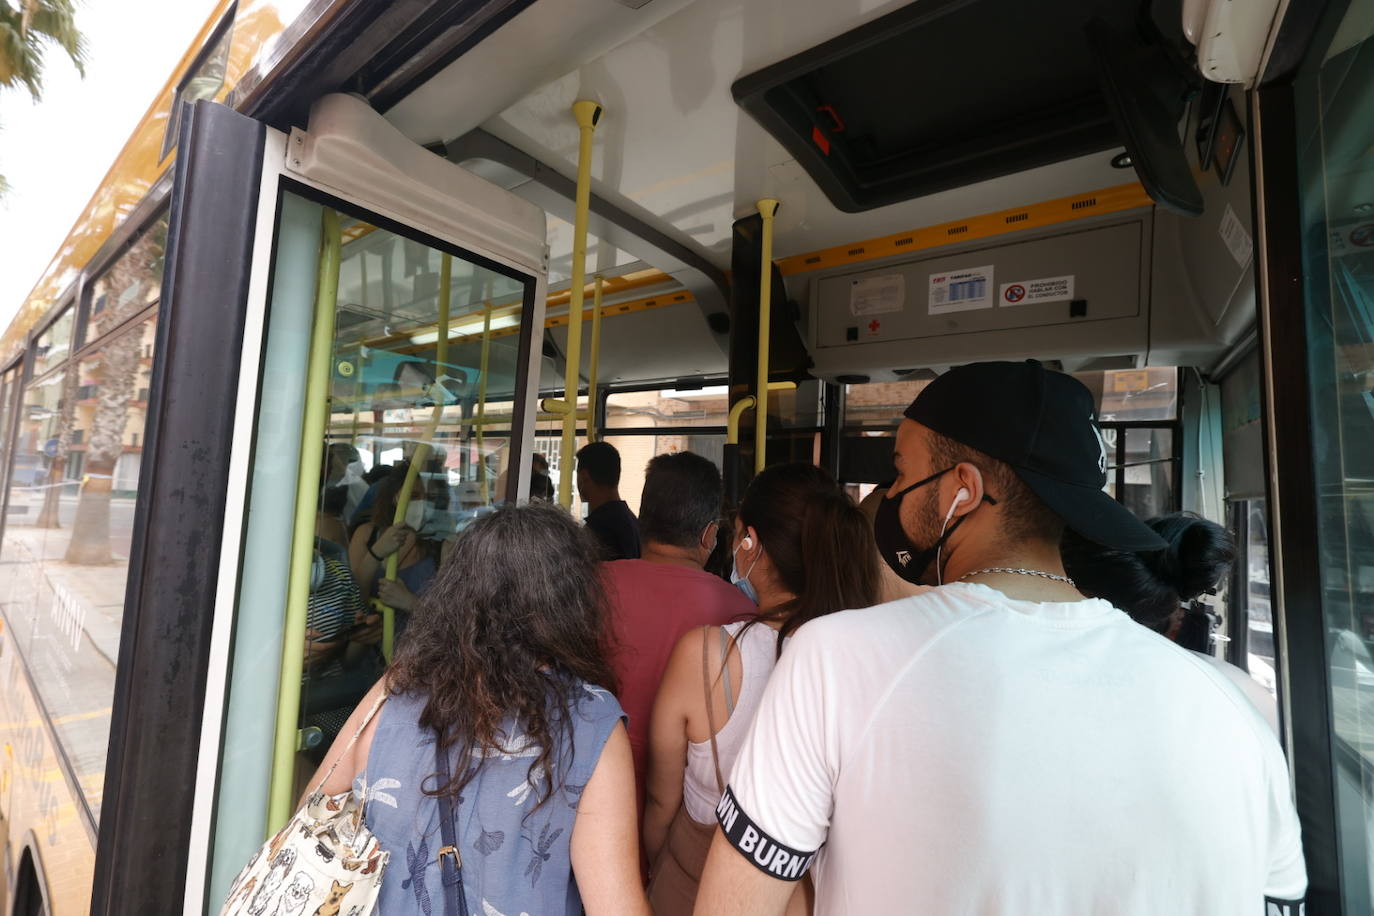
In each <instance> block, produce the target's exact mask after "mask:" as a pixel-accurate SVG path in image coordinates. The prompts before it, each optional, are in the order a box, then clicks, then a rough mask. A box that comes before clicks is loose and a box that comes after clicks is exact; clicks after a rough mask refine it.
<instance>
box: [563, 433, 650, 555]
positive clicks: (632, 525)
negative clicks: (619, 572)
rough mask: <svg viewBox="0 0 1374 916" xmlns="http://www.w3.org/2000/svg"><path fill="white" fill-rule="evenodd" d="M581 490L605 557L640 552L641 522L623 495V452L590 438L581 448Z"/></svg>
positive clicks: (593, 531) (591, 528) (606, 443)
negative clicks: (621, 473)
mask: <svg viewBox="0 0 1374 916" xmlns="http://www.w3.org/2000/svg"><path fill="white" fill-rule="evenodd" d="M577 492H578V493H579V494H580V495H581V497H582V499H583V500H585V501H586V503H587V528H588V529H590V530H591V532H592V533H593V534H595V535H596V537H597V540H599V541H600V542H601V545H602V548H603V551H602V559H603V560H633V559H635V558H637V557H638V556H639V522H638V521H637V520H636V519H635V514H634V513H633V512H631V511H630V507H629V506H628V505H626V504H625V500H623V499H621V498H620V452H618V451H616V448H615V446H614V445H611V444H610V443H609V442H589V443H588V444H586V445H584V446H582V448H581V449H580V450H578V452H577Z"/></svg>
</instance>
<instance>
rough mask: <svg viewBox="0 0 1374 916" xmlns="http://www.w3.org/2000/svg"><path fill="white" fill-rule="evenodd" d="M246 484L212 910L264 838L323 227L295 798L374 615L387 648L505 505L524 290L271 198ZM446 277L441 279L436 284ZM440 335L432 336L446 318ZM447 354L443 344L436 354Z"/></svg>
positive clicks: (359, 683) (370, 652)
mask: <svg viewBox="0 0 1374 916" xmlns="http://www.w3.org/2000/svg"><path fill="white" fill-rule="evenodd" d="M278 212H279V217H278V223H277V227H276V233H275V240H274V252H275V257H274V273H273V278H272V287H271V289H272V292H271V301H270V303H269V307H268V311H267V315H268V323H267V331H266V346H265V350H264V355H263V363H262V368H261V379H262V385H261V391H262V396H261V398H260V400H259V404H258V408H257V410H258V415H257V424H256V429H257V432H256V441H255V443H254V451H253V459H252V469H251V472H250V482H249V497H248V499H249V502H248V520H247V527H246V529H245V538H244V547H243V559H242V568H243V570H244V574H243V581H242V585H241V589H240V593H239V597H238V603H237V611H236V622H235V637H234V639H235V644H234V652H233V658H232V660H231V672H230V678H229V700H228V705H227V710H226V714H225V725H224V733H225V738H224V744H223V759H222V762H221V766H220V791H219V802H218V806H217V813H216V823H215V844H214V848H213V853H212V862H211V880H210V888H209V893H208V899H210V900H212V901H219V900H222V899H223V896H224V893H225V892H226V891H227V888H228V886H229V883H230V882H231V881H232V880H233V877H234V875H235V874H236V873H237V872H238V870H239V869H240V868H241V867H242V865H243V863H244V862H245V861H247V859H248V857H249V856H250V855H251V854H252V853H253V851H254V850H255V849H257V847H258V845H259V844H260V843H261V842H262V839H263V836H264V831H265V828H266V812H267V794H268V785H269V779H270V775H271V773H270V765H269V761H270V760H271V757H272V739H273V730H274V720H275V715H276V697H277V683H278V681H279V676H278V672H279V670H280V660H281V652H282V616H283V614H284V600H285V596H286V594H287V590H288V580H289V568H288V567H289V562H288V561H289V557H290V553H291V532H292V507H293V506H294V504H295V492H296V482H297V476H298V465H299V462H298V459H299V456H300V454H301V449H302V446H303V442H302V440H301V435H302V422H301V421H302V404H303V403H304V399H305V390H306V370H307V364H308V352H309V338H310V329H311V323H312V316H313V313H314V310H315V308H316V295H317V285H318V284H317V277H318V272H319V258H320V251H321V239H322V230H321V227H322V224H323V221H324V220H325V218H326V214H327V213H328V214H329V216H330V218H333V217H337V218H338V220H339V223H340V225H341V236H342V244H341V249H340V265H339V283H338V292H337V297H336V298H335V300H334V301H333V302H332V303H329V305H330V307H332V310H333V314H332V321H333V326H334V337H333V344H332V347H331V353H330V365H329V381H328V398H329V402H328V413H327V421H326V429H325V430H324V441H323V443H322V446H323V458H322V461H321V467H320V470H319V475H318V477H317V479H316V481H315V483H314V486H315V487H316V494H317V499H316V523H315V535H316V537H315V560H314V570H315V572H314V574H313V575H312V586H311V591H310V596H309V600H308V610H307V625H306V626H307V629H306V633H305V655H304V660H303V661H304V676H303V679H302V684H301V703H300V708H299V710H298V726H299V728H300V733H301V749H300V751H299V753H298V754H297V756H296V767H295V774H294V775H295V782H296V789H297V791H296V793H295V794H296V795H299V794H300V791H302V790H303V789H304V787H305V786H306V785H307V784H308V781H309V779H310V778H311V777H312V776H314V775H315V771H316V768H317V766H318V764H319V762H320V760H321V758H322V757H323V755H324V753H325V752H326V751H327V750H328V748H329V746H330V744H331V743H332V742H333V740H334V738H335V737H337V735H338V733H339V730H340V728H341V727H342V726H343V723H344V721H345V720H346V719H347V717H348V716H349V714H350V713H351V712H352V711H353V708H354V706H355V705H356V704H357V702H358V701H359V700H360V699H361V697H362V696H363V694H364V693H365V692H366V691H367V690H368V688H369V687H371V685H372V684H373V683H374V682H375V681H376V679H377V678H378V677H379V676H380V674H381V671H382V669H383V668H384V665H385V662H384V659H383V657H382V654H381V637H382V634H381V617H380V614H379V610H380V609H379V607H378V602H381V601H382V600H383V599H385V602H386V604H387V605H388V606H389V607H392V608H393V609H394V610H395V614H396V631H397V636H396V640H397V643H398V644H400V643H402V642H403V641H404V639H405V628H406V624H407V622H408V620H409V617H410V614H411V613H413V612H414V610H415V608H416V605H417V602H418V601H419V600H420V598H422V597H423V595H424V592H425V589H426V588H427V587H428V585H429V583H430V581H431V580H432V579H433V577H434V574H435V572H436V571H437V568H438V565H439V564H440V562H441V561H442V560H443V557H444V555H445V551H446V545H447V544H448V543H449V542H450V541H451V540H452V539H453V537H454V536H455V535H456V533H457V532H459V531H461V530H462V529H463V528H465V527H466V526H467V525H469V524H471V523H472V522H473V521H474V520H475V519H476V518H478V517H480V516H481V515H483V514H485V513H487V512H490V511H491V509H492V507H494V506H496V505H498V504H500V503H503V502H505V501H506V500H507V499H508V498H509V497H510V494H512V493H514V492H515V487H514V482H513V481H512V479H511V472H512V468H513V466H514V464H515V462H516V461H517V458H518V453H517V448H518V445H519V443H518V442H517V441H515V439H514V437H513V436H512V432H511V429H512V421H513V416H514V405H515V403H516V400H517V397H518V396H521V397H522V396H523V390H520V391H517V383H518V382H519V381H520V378H521V373H520V371H519V370H520V365H519V363H520V359H519V353H520V340H521V332H522V329H523V325H524V323H525V317H524V316H525V309H526V307H527V303H528V302H529V301H530V293H531V292H532V287H533V284H534V279H533V278H532V277H529V276H525V275H522V274H519V273H517V272H516V271H514V270H512V269H510V268H507V267H504V266H500V265H497V264H495V263H493V262H488V261H486V260H484V259H482V258H479V257H477V256H475V255H470V254H465V253H463V252H462V251H460V250H459V249H457V248H449V247H443V248H441V247H439V243H437V242H433V241H425V240H421V239H420V238H419V237H418V233H416V234H414V235H412V234H410V233H408V232H406V231H405V230H403V229H401V228H399V227H396V226H395V225H394V224H391V225H388V226H379V225H376V224H375V223H374V222H371V221H369V219H368V218H367V217H366V216H365V215H364V214H363V212H362V211H358V212H356V213H355V212H350V211H346V210H338V209H333V208H332V207H330V206H326V205H325V204H323V203H320V202H318V201H316V200H314V199H311V198H307V197H305V196H302V195H300V194H296V193H293V192H291V191H283V192H282V195H281V205H280V208H279V211H278ZM445 275H447V276H445ZM445 303H446V305H447V313H448V322H447V327H446V328H445V327H444V325H443V322H442V321H441V315H442V312H443V308H442V306H443V304H445ZM441 338H444V344H443V347H442V350H443V351H444V352H442V353H441ZM416 461H418V462H419V467H418V470H417V471H416V474H415V478H414V480H413V482H412V483H411V486H410V490H409V499H410V506H409V510H408V512H407V514H406V518H405V520H404V522H403V525H404V526H405V528H406V530H407V538H406V546H405V548H404V550H403V551H401V552H400V559H399V561H398V567H399V569H398V578H397V581H396V582H395V583H392V584H389V585H383V584H382V580H383V579H384V564H383V563H378V562H377V561H375V560H374V559H372V557H371V555H370V552H369V548H371V551H372V552H374V553H375V552H376V551H377V550H379V549H382V548H381V545H379V543H378V541H379V540H380V539H381V537H382V535H384V534H385V532H386V531H387V529H389V528H391V527H393V522H394V520H395V509H396V504H397V498H398V496H399V495H400V494H401V493H402V492H403V490H404V487H405V484H406V481H407V471H408V469H409V466H410V464H411V463H412V462H416Z"/></svg>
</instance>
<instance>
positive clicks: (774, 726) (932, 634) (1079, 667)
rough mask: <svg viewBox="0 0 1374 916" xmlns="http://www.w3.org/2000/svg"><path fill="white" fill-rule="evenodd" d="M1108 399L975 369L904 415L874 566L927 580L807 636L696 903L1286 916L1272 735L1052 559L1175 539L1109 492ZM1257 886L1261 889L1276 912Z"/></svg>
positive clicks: (1017, 372) (1282, 818) (728, 810)
mask: <svg viewBox="0 0 1374 916" xmlns="http://www.w3.org/2000/svg"><path fill="white" fill-rule="evenodd" d="M1094 406H1095V405H1094V402H1093V396H1092V394H1091V393H1090V392H1089V391H1088V389H1087V388H1086V387H1085V386H1084V385H1083V384H1082V383H1081V382H1079V381H1077V380H1076V379H1074V378H1073V377H1072V376H1070V375H1065V374H1062V373H1058V372H1052V371H1049V370H1047V369H1045V368H1044V367H1043V366H1041V365H1040V364H1039V363H1035V362H1025V363H1010V362H1003V363H974V364H971V365H965V366H959V367H956V368H954V369H951V370H949V371H948V372H946V373H945V374H943V375H941V376H940V377H939V378H937V379H936V380H935V381H933V382H931V383H930V384H929V385H928V386H926V388H925V389H924V390H922V391H921V393H920V395H919V396H918V397H917V398H916V400H915V401H914V402H912V404H911V406H910V407H908V408H907V410H906V417H907V419H906V420H905V421H903V423H902V425H901V428H900V429H899V430H898V433H897V443H896V445H897V447H896V453H895V457H894V463H895V466H896V470H897V474H898V478H897V481H896V482H895V483H894V484H893V487H892V490H891V491H890V492H889V494H888V496H887V498H886V499H885V500H884V502H883V503H882V505H881V506H880V507H879V509H878V515H877V521H876V525H875V531H874V533H875V536H876V539H877V542H878V549H879V552H880V554H881V555H882V556H883V558H884V560H886V562H887V563H888V564H889V565H890V566H892V568H893V569H894V570H895V571H896V572H897V573H898V574H899V575H901V576H902V578H904V579H907V580H908V581H912V582H918V583H921V584H930V585H940V583H946V584H944V585H943V586H941V587H937V588H930V589H927V590H925V591H923V592H921V593H920V594H917V595H914V596H912V597H909V598H904V599H902V600H900V601H894V602H891V603H888V604H884V605H880V606H878V607H874V608H868V609H866V610H857V611H844V612H842V613H839V614H831V615H829V616H827V617H824V618H821V619H819V620H814V621H811V622H810V623H808V624H807V625H805V626H803V627H802V628H801V629H800V630H799V631H798V632H797V634H796V635H795V636H794V637H793V639H792V642H791V645H789V646H788V647H787V651H786V652H784V653H783V655H782V659H781V661H780V662H779V663H778V667H777V669H776V670H775V671H774V672H773V675H772V677H771V678H770V680H769V682H768V687H767V689H766V690H765V691H764V696H763V700H762V702H761V703H760V705H759V709H758V712H757V713H756V714H755V717H754V724H753V728H752V729H751V730H750V732H749V735H748V736H747V737H746V738H745V741H744V746H743V748H742V749H741V751H740V753H739V757H738V758H737V759H736V761H735V766H734V768H733V770H732V771H731V774H730V779H729V787H728V789H727V791H726V795H725V797H724V799H722V801H721V804H720V806H719V807H718V808H717V819H718V821H719V823H720V824H721V827H722V829H721V831H718V832H717V834H716V836H715V839H714V840H713V841H712V848H711V853H710V857H709V859H708V861H707V864H706V871H705V874H704V875H703V877H702V883H701V891H700V894H699V895H698V898H697V909H696V911H697V912H699V913H709V914H711V916H730V914H757V913H779V912H781V911H782V909H783V907H784V905H785V903H786V901H787V899H788V898H789V897H790V895H791V893H792V890H793V887H794V884H793V882H795V881H796V880H798V879H799V878H801V877H802V876H803V875H804V874H805V873H806V872H807V870H808V868H809V867H810V866H811V865H812V864H813V863H814V865H815V868H816V870H817V872H816V912H817V913H821V914H838V913H865V914H866V913H890V912H911V911H913V909H914V910H917V911H919V912H921V913H926V914H954V913H960V914H962V913H978V914H982V916H992V914H1035V916H1069V914H1074V916H1078V914H1083V913H1114V914H1139V916H1145V914H1163V913H1199V914H1201V913H1208V914H1212V913H1263V912H1275V911H1276V910H1277V911H1278V912H1283V913H1289V912H1292V913H1296V912H1297V911H1298V907H1299V904H1298V903H1297V901H1300V900H1301V899H1302V898H1303V896H1304V895H1305V892H1306V885H1307V876H1306V871H1305V868H1304V863H1303V855H1302V845H1301V839H1300V833H1299V826H1298V818H1297V812H1296V811H1295V810H1294V806H1293V801H1292V798H1291V795H1290V790H1289V781H1288V774H1287V766H1286V764H1285V761H1284V758H1283V753H1282V751H1281V750H1280V749H1279V745H1278V742H1276V741H1275V740H1274V736H1273V734H1272V732H1270V730H1269V728H1268V727H1267V726H1266V725H1265V723H1264V720H1263V719H1262V718H1261V717H1260V716H1259V714H1258V713H1256V712H1255V711H1254V710H1253V709H1252V708H1250V705H1249V704H1248V703H1247V702H1246V701H1245V699H1244V698H1243V697H1242V695H1241V694H1240V693H1239V692H1238V690H1237V689H1236V687H1235V685H1234V684H1232V683H1231V681H1230V679H1229V678H1227V677H1226V676H1225V675H1223V674H1221V673H1220V672H1218V671H1217V670H1216V669H1215V668H1214V667H1213V666H1211V665H1210V664H1208V663H1207V662H1205V661H1203V660H1202V659H1200V658H1198V657H1197V656H1195V655H1192V654H1191V653H1189V652H1185V651H1183V650H1181V649H1180V648H1179V647H1178V646H1175V645H1172V644H1170V643H1169V642H1167V641H1166V640H1163V639H1160V638H1159V637H1158V636H1157V635H1155V634H1153V633H1150V632H1149V631H1147V630H1146V629H1145V628H1144V627H1142V626H1139V625H1138V624H1136V623H1135V622H1133V621H1132V620H1131V619H1130V618H1129V617H1127V616H1126V615H1125V614H1122V613H1121V612H1120V611H1118V610H1116V608H1114V607H1112V606H1111V605H1110V604H1108V603H1107V602H1106V601H1102V600H1100V599H1085V598H1084V597H1083V596H1082V595H1081V594H1080V593H1079V592H1078V590H1077V589H1076V588H1075V587H1074V583H1073V582H1072V580H1071V579H1070V578H1069V577H1068V576H1066V575H1065V573H1064V567H1063V562H1062V560H1061V558H1060V553H1059V544H1060V540H1061V538H1062V535H1063V530H1064V528H1066V527H1068V528H1072V529H1074V530H1075V531H1077V532H1078V533H1079V534H1080V535H1082V536H1083V537H1086V538H1088V539H1089V540H1092V541H1094V542H1096V543H1100V544H1103V545H1105V546H1109V547H1114V548H1117V549H1120V550H1129V551H1142V550H1158V549H1163V548H1164V547H1165V544H1164V542H1163V541H1162V540H1161V539H1160V538H1159V536H1158V535H1157V534H1156V533H1155V532H1154V531H1153V530H1151V529H1150V528H1148V527H1146V526H1145V525H1144V524H1143V523H1142V522H1140V521H1139V520H1137V519H1136V518H1135V517H1134V516H1132V515H1131V514H1130V512H1129V511H1127V510H1126V508H1125V507H1124V506H1122V505H1121V504H1119V503H1117V502H1116V501H1115V500H1113V499H1112V498H1111V497H1110V496H1108V495H1107V494H1106V493H1104V492H1103V489H1102V488H1103V486H1104V485H1105V483H1106V470H1105V469H1106V464H1107V462H1106V458H1105V454H1106V453H1105V448H1104V446H1103V444H1102V440H1101V437H1100V434H1099V432H1098V429H1097V426H1096V424H1095V423H1094V422H1093V416H1094V412H1095V411H1094ZM1267 900H1268V901H1270V902H1266V901H1267Z"/></svg>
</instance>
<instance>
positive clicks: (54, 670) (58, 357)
mask: <svg viewBox="0 0 1374 916" xmlns="http://www.w3.org/2000/svg"><path fill="white" fill-rule="evenodd" d="M164 241H165V222H164V221H161V220H159V221H158V222H156V223H154V224H153V226H152V227H151V228H150V229H149V230H146V231H145V232H144V233H143V234H142V235H140V236H139V237H138V239H137V240H136V241H135V242H134V244H133V245H132V246H131V247H130V248H129V249H128V251H126V252H125V253H124V254H123V255H121V256H120V257H119V258H118V259H117V260H116V261H115V262H114V263H113V264H111V265H110V267H109V268H108V269H107V270H106V271H105V272H104V273H103V274H102V275H101V276H100V277H99V278H98V279H97V280H96V283H95V287H94V297H95V301H97V302H100V303H102V305H103V307H102V309H101V311H100V314H98V315H93V317H92V320H91V329H90V333H89V335H88V336H89V337H90V338H91V340H92V341H93V344H92V345H91V346H89V347H85V348H84V349H83V350H81V351H80V352H79V354H78V358H77V359H76V360H75V361H74V362H67V363H65V364H63V362H62V360H63V358H64V356H65V352H66V350H67V348H68V347H69V346H70V341H71V320H70V315H71V311H70V310H69V311H68V312H67V314H66V315H65V316H64V317H63V318H62V319H59V321H58V322H57V323H56V324H54V325H53V326H52V327H50V328H49V329H48V331H47V332H45V334H44V335H43V337H44V338H45V340H46V341H47V342H46V343H44V342H40V343H39V344H38V346H37V349H36V350H35V354H34V360H35V365H36V366H38V365H42V366H44V367H56V368H51V369H50V370H49V371H48V372H47V374H46V375H43V376H40V377H37V378H35V380H34V381H32V382H30V383H29V384H28V385H27V386H26V387H25V388H24V390H23V395H22V399H21V401H20V407H19V413H18V416H17V418H16V419H17V423H18V430H17V438H16V442H15V446H16V447H15V449H14V456H15V457H14V462H13V475H12V476H11V479H10V492H9V511H8V513H7V516H6V525H5V537H4V544H3V548H0V559H3V561H4V562H5V563H6V564H7V567H8V569H9V570H10V571H11V572H12V575H13V582H14V583H15V585H16V587H15V588H14V589H12V590H11V592H10V597H9V600H8V601H7V602H6V604H5V607H4V611H5V616H6V618H7V619H8V622H9V624H10V627H11V632H12V633H13V635H14V637H15V640H16V643H17V645H18V647H19V648H20V651H21V652H22V653H23V655H24V661H25V663H26V665H27V667H28V670H29V674H30V677H31V678H32V681H33V684H34V686H35V688H36V691H37V700H38V702H39V703H40V704H41V708H42V709H43V712H44V713H45V715H46V716H47V718H48V720H49V721H50V722H51V724H52V727H53V729H54V731H55V734H56V736H57V739H58V742H59V744H60V752H61V756H62V758H63V762H64V768H65V769H66V771H67V772H66V776H67V779H68V781H69V783H70V784H71V785H72V787H73V789H74V792H75V799H74V804H75V805H76V806H77V807H78V809H79V810H81V811H83V812H84V814H85V817H86V819H87V820H88V823H90V824H94V823H95V822H97V821H98V820H99V818H100V804H101V793H102V791H103V789H104V782H105V757H106V750H107V744H108V741H109V727H110V704H111V701H112V699H113V696H114V680H115V662H116V660H117V659H118V657H119V639H120V631H121V628H122V625H123V611H124V597H125V594H124V593H125V581H126V579H127V577H128V565H129V548H130V540H131V537H132V533H133V521H134V503H135V499H136V496H137V490H138V469H139V464H140V457H141V453H142V447H143V430H144V423H145V419H146V415H147V412H148V388H149V383H150V377H151V373H152V363H153V344H154V340H155V336H156V327H157V318H156V311H155V309H153V308H150V306H151V305H152V304H154V303H155V302H156V298H157V295H158V291H159V284H160V280H161V274H162V253H163V245H164Z"/></svg>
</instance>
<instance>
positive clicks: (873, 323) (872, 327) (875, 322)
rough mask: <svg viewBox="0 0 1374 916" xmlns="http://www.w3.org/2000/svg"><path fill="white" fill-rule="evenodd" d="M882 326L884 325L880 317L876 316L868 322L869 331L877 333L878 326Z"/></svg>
mask: <svg viewBox="0 0 1374 916" xmlns="http://www.w3.org/2000/svg"><path fill="white" fill-rule="evenodd" d="M880 327H882V323H881V322H880V321H878V319H876V318H874V319H873V320H872V321H870V322H869V323H868V333H870V334H877V333H878V328H880Z"/></svg>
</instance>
